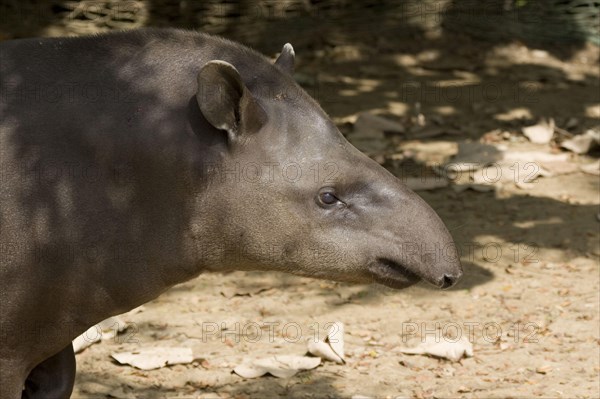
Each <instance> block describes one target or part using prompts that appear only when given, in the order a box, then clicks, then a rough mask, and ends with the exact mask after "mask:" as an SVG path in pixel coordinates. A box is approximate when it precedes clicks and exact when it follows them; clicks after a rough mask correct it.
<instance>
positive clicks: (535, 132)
mask: <svg viewBox="0 0 600 399" xmlns="http://www.w3.org/2000/svg"><path fill="white" fill-rule="evenodd" d="M522 130H523V134H524V135H525V137H527V138H528V139H529V141H531V142H532V143H536V144H547V143H549V142H550V140H552V136H553V135H554V119H552V118H550V119H549V120H545V119H542V120H541V121H540V122H539V123H538V124H537V125H533V126H527V127H524V128H523V129H522Z"/></svg>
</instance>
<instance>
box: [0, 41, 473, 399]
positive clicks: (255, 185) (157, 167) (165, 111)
mask: <svg viewBox="0 0 600 399" xmlns="http://www.w3.org/2000/svg"><path fill="white" fill-rule="evenodd" d="M293 68H294V51H293V49H292V47H291V46H290V45H289V44H287V45H285V46H284V48H283V50H282V53H281V55H280V57H279V58H278V59H277V61H276V62H275V64H272V63H271V62H270V61H269V60H268V59H267V58H265V57H263V56H262V55H260V54H258V53H256V52H254V51H252V50H250V49H248V48H246V47H244V46H241V45H239V44H236V43H233V42H230V41H227V40H224V39H221V38H216V37H212V36H208V35H205V34H201V33H196V32H187V31H180V30H157V29H147V30H146V29H145V30H139V31H131V32H121V33H114V34H108V35H100V36H91V37H84V38H54V39H27V40H15V41H8V42H3V43H1V44H0V72H1V75H0V76H1V84H2V86H1V93H2V97H1V102H0V115H1V118H0V127H1V129H0V161H1V165H0V166H1V169H0V172H1V174H0V179H1V185H0V253H1V256H0V304H1V305H0V306H1V319H0V323H1V324H0V334H1V342H2V346H1V347H0V397H1V398H19V397H21V396H22V397H27V398H49V397H53V398H67V397H69V396H70V393H71V391H72V387H73V380H74V375H75V361H74V356H73V350H72V348H71V340H72V339H73V338H74V337H76V336H77V335H79V334H80V333H81V332H83V331H85V330H86V329H87V328H88V327H90V326H92V325H94V324H96V323H98V322H99V321H101V320H103V319H105V318H107V317H109V316H111V315H115V314H118V313H122V312H124V311H127V310H129V309H132V308H134V307H136V306H138V305H140V304H143V303H144V302H147V301H149V300H151V299H153V298H155V297H157V296H158V295H160V294H161V293H162V292H164V291H165V290H166V289H168V288H169V287H171V286H173V285H175V284H177V283H180V282H183V281H186V280H188V279H191V278H193V277H195V276H198V275H199V274H200V273H203V272H223V271H228V270H274V271H283V272H289V273H293V274H297V275H302V276H310V277H316V278H321V279H330V280H337V281H346V282H354V283H373V282H375V283H381V284H384V285H387V286H389V287H393V288H397V289H400V288H404V287H408V286H410V285H412V284H414V283H416V282H417V281H419V280H426V281H428V282H430V283H432V284H434V285H435V286H438V287H441V288H447V287H449V286H451V285H452V284H454V283H455V282H456V281H457V280H458V278H459V277H460V276H461V274H462V270H461V265H460V262H459V259H458V256H457V252H456V248H455V246H454V244H453V241H452V237H451V236H450V234H449V233H448V230H447V229H446V227H445V226H444V224H443V223H442V222H441V220H440V219H439V217H438V216H437V215H436V213H435V212H434V211H433V210H432V209H431V208H430V207H429V206H428V205H427V204H426V203H425V202H424V201H423V200H422V199H421V198H420V197H419V196H417V195H416V194H414V193H413V192H412V191H410V190H409V189H408V188H407V187H406V186H404V185H403V184H402V183H401V182H400V181H399V180H398V179H396V178H395V177H394V176H393V175H391V174H390V173H389V172H387V171H386V170H385V169H384V168H382V167H381V166H380V165H378V164H377V163H376V162H374V161H372V160H371V159H369V158H368V157H367V156H365V155H364V154H362V153H361V152H359V151H358V150H357V149H355V148H354V147H353V146H352V145H351V144H350V143H348V141H346V139H345V138H344V137H343V136H342V134H340V132H339V131H338V129H337V128H336V127H335V125H334V124H333V123H332V122H331V120H330V119H329V118H328V117H327V115H326V114H325V112H323V110H322V109H321V108H320V107H319V105H318V104H317V103H316V102H315V101H314V100H313V99H311V98H310V97H309V96H308V95H307V94H306V93H305V92H304V91H303V90H302V89H301V88H300V87H299V86H298V85H297V84H296V83H295V82H294V80H293V78H292V76H291V75H292V72H293ZM23 386H25V390H23Z"/></svg>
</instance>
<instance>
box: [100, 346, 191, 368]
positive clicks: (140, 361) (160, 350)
mask: <svg viewBox="0 0 600 399" xmlns="http://www.w3.org/2000/svg"><path fill="white" fill-rule="evenodd" d="M111 356H112V357H113V358H114V359H115V360H116V361H117V362H119V363H121V364H129V365H131V366H133V367H136V368H138V369H140V370H154V369H158V368H161V367H165V366H170V365H173V364H187V363H191V362H193V361H194V355H193V353H192V349H191V348H183V347H156V348H145V349H140V350H138V351H135V352H121V353H113V354H112V355H111Z"/></svg>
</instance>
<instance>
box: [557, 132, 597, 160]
mask: <svg viewBox="0 0 600 399" xmlns="http://www.w3.org/2000/svg"><path fill="white" fill-rule="evenodd" d="M598 145H600V130H595V129H588V130H586V131H585V133H583V134H580V135H577V136H575V137H573V138H572V139H569V140H565V141H563V142H562V143H561V144H560V146H561V147H562V148H565V149H567V150H569V151H571V152H574V153H576V154H586V153H588V152H589V151H590V150H591V149H593V148H594V147H596V146H598Z"/></svg>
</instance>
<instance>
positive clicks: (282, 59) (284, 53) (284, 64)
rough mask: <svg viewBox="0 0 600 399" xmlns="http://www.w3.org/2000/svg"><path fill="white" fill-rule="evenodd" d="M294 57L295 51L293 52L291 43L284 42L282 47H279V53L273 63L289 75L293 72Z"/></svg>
mask: <svg viewBox="0 0 600 399" xmlns="http://www.w3.org/2000/svg"><path fill="white" fill-rule="evenodd" d="M295 58H296V53H295V52H294V48H293V47H292V45H291V44H289V43H286V44H284V45H283V49H281V54H279V57H277V59H276V60H275V65H277V66H278V67H279V68H281V69H283V70H284V71H285V72H287V73H289V74H290V75H291V74H293V73H294V60H295Z"/></svg>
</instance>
